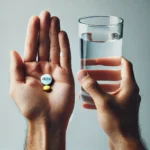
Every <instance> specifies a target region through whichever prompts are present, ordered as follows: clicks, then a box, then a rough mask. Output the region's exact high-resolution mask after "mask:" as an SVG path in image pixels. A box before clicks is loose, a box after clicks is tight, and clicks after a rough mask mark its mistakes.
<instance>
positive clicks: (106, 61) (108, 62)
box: [81, 57, 121, 66]
mask: <svg viewBox="0 0 150 150" xmlns="http://www.w3.org/2000/svg"><path fill="white" fill-rule="evenodd" d="M81 64H83V65H86V66H89V65H103V66H120V65H121V57H104V58H97V59H82V60H81Z"/></svg>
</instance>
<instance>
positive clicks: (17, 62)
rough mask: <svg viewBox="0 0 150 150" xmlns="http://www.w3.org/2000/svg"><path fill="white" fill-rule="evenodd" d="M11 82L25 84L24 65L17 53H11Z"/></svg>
mask: <svg viewBox="0 0 150 150" xmlns="http://www.w3.org/2000/svg"><path fill="white" fill-rule="evenodd" d="M10 56H11V65H10V81H15V82H24V80H25V76H24V63H23V61H22V59H21V57H20V55H19V54H18V53H17V52H16V51H11V53H10Z"/></svg>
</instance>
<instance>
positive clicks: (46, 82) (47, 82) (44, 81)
mask: <svg viewBox="0 0 150 150" xmlns="http://www.w3.org/2000/svg"><path fill="white" fill-rule="evenodd" d="M52 80H53V79H52V77H51V76H50V75H49V74H44V75H42V76H41V82H42V84H43V85H44V87H43V90H44V91H50V90H51V86H50V84H51V83H52Z"/></svg>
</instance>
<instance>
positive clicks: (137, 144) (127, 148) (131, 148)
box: [109, 136, 146, 150]
mask: <svg viewBox="0 0 150 150" xmlns="http://www.w3.org/2000/svg"><path fill="white" fill-rule="evenodd" d="M109 145H110V149H111V150H146V147H145V145H144V144H143V142H142V140H141V139H140V138H137V137H135V138H133V137H132V138H129V137H128V138H124V137H120V138H119V136H118V138H116V139H115V138H114V139H113V140H112V139H109Z"/></svg>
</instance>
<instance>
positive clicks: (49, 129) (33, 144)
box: [26, 121, 65, 150]
mask: <svg viewBox="0 0 150 150" xmlns="http://www.w3.org/2000/svg"><path fill="white" fill-rule="evenodd" d="M37 149H40V150H65V130H63V129H61V128H59V127H56V126H55V127H54V126H51V125H49V124H47V123H46V122H43V121H38V122H37V121H36V122H33V121H32V122H31V121H30V122H28V134H27V142H26V150H37Z"/></svg>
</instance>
